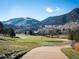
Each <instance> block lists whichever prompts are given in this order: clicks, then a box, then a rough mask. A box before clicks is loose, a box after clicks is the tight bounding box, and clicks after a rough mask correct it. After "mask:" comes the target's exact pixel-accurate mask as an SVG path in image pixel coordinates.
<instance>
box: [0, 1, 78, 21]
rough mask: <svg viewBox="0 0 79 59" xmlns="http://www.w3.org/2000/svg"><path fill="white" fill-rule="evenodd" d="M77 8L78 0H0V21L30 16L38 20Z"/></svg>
mask: <svg viewBox="0 0 79 59" xmlns="http://www.w3.org/2000/svg"><path fill="white" fill-rule="evenodd" d="M74 8H79V0H0V21H6V20H9V19H12V18H18V17H24V18H26V17H31V18H34V19H37V20H39V21H41V20H43V19H45V18H47V17H50V16H58V15H62V14H65V13H68V12H69V11H71V10H72V9H74Z"/></svg>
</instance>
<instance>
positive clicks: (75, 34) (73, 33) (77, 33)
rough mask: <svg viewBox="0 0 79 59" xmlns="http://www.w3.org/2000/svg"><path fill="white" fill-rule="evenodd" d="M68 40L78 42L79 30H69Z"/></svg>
mask: <svg viewBox="0 0 79 59" xmlns="http://www.w3.org/2000/svg"><path fill="white" fill-rule="evenodd" d="M69 39H70V40H75V41H79V29H74V30H70V31H69Z"/></svg>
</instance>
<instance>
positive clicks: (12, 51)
mask: <svg viewBox="0 0 79 59" xmlns="http://www.w3.org/2000/svg"><path fill="white" fill-rule="evenodd" d="M17 37H19V38H11V37H4V36H0V58H1V57H2V58H3V57H4V58H7V59H12V58H13V59H18V58H19V57H21V56H22V55H23V54H25V53H26V52H28V51H29V50H31V49H33V48H35V47H38V46H45V45H46V46H50V45H59V44H64V43H65V41H63V40H64V39H58V38H48V37H44V36H30V35H17Z"/></svg>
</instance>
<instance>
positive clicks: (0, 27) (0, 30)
mask: <svg viewBox="0 0 79 59" xmlns="http://www.w3.org/2000/svg"><path fill="white" fill-rule="evenodd" d="M0 34H2V35H5V36H10V37H15V36H16V33H15V31H14V29H13V28H11V27H9V28H5V27H4V25H3V23H2V22H0Z"/></svg>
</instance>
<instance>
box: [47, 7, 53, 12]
mask: <svg viewBox="0 0 79 59" xmlns="http://www.w3.org/2000/svg"><path fill="white" fill-rule="evenodd" d="M46 11H47V12H48V13H53V12H54V10H53V9H52V8H50V7H48V8H46Z"/></svg>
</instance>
